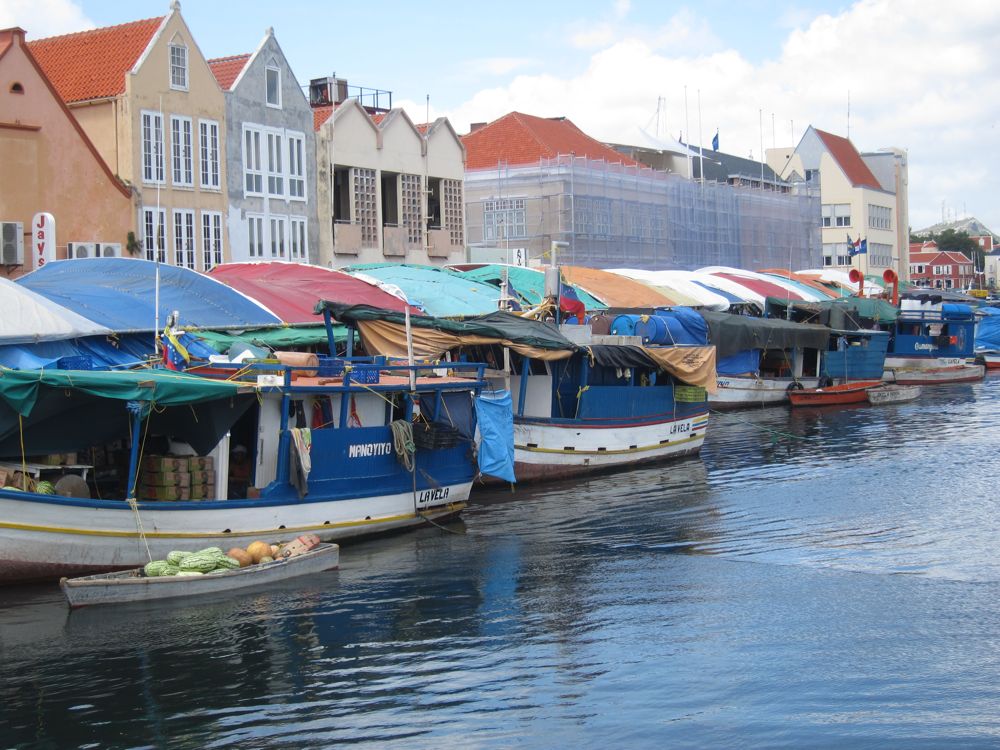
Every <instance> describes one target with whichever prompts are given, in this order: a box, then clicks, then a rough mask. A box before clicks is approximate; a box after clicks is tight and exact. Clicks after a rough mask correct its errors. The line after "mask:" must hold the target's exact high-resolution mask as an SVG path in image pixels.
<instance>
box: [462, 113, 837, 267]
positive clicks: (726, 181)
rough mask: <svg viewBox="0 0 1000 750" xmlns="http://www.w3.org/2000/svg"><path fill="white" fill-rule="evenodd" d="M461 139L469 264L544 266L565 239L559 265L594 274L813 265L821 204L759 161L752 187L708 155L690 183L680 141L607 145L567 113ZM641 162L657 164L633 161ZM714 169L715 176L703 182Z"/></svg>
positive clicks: (525, 118) (749, 175)
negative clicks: (769, 174)
mask: <svg viewBox="0 0 1000 750" xmlns="http://www.w3.org/2000/svg"><path fill="white" fill-rule="evenodd" d="M462 140H463V142H464V144H465V147H466V151H467V153H468V159H467V169H466V174H465V193H466V221H467V224H468V228H467V232H468V242H469V245H470V248H471V252H472V254H473V257H474V258H475V257H478V256H477V252H478V251H479V249H480V248H483V251H482V252H483V257H487V256H495V255H496V250H497V249H500V250H502V251H507V252H508V253H509V252H510V251H512V250H514V249H520V248H523V249H526V250H527V252H528V255H529V257H530V258H531V259H544V258H545V257H546V256H547V254H548V253H549V251H550V248H551V247H552V243H553V242H561V243H565V245H566V247H565V249H560V250H559V257H560V258H561V259H563V260H564V261H565V262H566V263H572V264H575V265H586V266H593V267H597V268H609V267H610V268H614V267H623V266H627V267H632V268H648V269H662V268H681V269H689V270H693V269H695V268H700V267H702V266H707V265H722V266H735V267H739V268H749V269H754V268H768V267H782V268H784V267H787V266H788V264H789V261H791V262H792V264H793V265H794V267H797V268H805V267H809V264H816V263H818V262H819V257H820V253H819V250H820V248H819V241H818V231H817V229H816V225H817V224H818V222H819V201H818V199H817V198H816V197H815V196H813V195H811V194H810V193H809V192H808V191H797V190H791V189H790V190H788V191H787V192H784V190H783V188H782V189H778V185H779V181H777V180H773V179H770V180H769V178H766V179H765V183H766V184H765V185H764V189H762V186H761V181H760V179H759V171H760V164H759V163H755V166H756V170H757V175H758V177H757V179H756V180H754V174H753V171H752V170H750V169H749V168H747V167H745V166H744V165H735V163H734V164H729V165H728V166H725V167H723V166H722V165H719V170H720V171H719V172H718V174H717V175H716V173H715V171H714V170H715V166H714V163H710V159H709V156H708V153H709V152H706V156H705V172H706V179H705V180H697V181H696V180H692V179H689V178H688V177H687V174H688V172H687V170H688V167H689V166H691V165H689V164H688V149H687V148H686V147H684V146H683V145H678V147H676V148H675V147H670V148H667V149H649V148H646V147H629V146H621V145H615V146H614V147H613V148H612V147H610V146H608V145H606V144H604V143H601V142H600V141H598V140H596V139H594V138H591V137H590V136H588V135H587V134H586V133H584V132H583V131H582V130H580V129H579V128H578V127H577V126H576V125H575V124H573V123H572V122H571V121H569V120H568V119H566V118H565V117H554V118H546V117H536V116H533V115H528V114H524V113H521V112H511V113H509V114H507V115H504V116H503V117H501V118H499V119H497V120H495V121H493V122H491V123H488V124H487V123H479V124H475V125H473V127H472V132H470V133H469V134H468V135H465V136H463V138H462ZM654 151H655V153H654ZM629 154H630V155H629ZM633 157H634V158H633ZM646 157H649V158H650V164H654V165H655V166H656V168H650V166H647V165H645V164H643V163H640V162H639V161H637V159H642V158H646ZM654 157H655V159H654ZM717 161H718V160H717ZM691 162H692V164H693V162H694V159H692V160H691ZM710 166H712V168H713V175H715V176H717V177H718V179H715V178H714V177H713V178H709V177H708V170H709V167H710ZM698 168H699V169H700V165H699V167H698ZM730 178H732V179H730Z"/></svg>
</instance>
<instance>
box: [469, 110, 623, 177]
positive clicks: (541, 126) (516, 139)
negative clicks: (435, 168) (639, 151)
mask: <svg viewBox="0 0 1000 750" xmlns="http://www.w3.org/2000/svg"><path fill="white" fill-rule="evenodd" d="M462 143H464V144H465V149H466V151H467V153H468V161H467V162H466V169H487V168H490V167H496V166H497V164H498V163H500V162H504V163H507V164H534V163H536V162H537V161H538V160H539V159H551V158H553V157H555V156H559V155H560V154H573V155H575V156H584V157H587V158H588V159H595V160H596V159H603V160H604V161H607V162H611V163H621V164H626V165H628V166H639V164H638V162H635V161H633V160H632V159H629V158H628V157H627V156H624V155H623V154H620V153H618V152H617V151H615V150H614V149H612V148H608V147H607V146H605V145H604V144H603V143H601V142H600V141H598V140H595V139H594V138H591V137H590V136H589V135H587V134H586V133H584V132H583V131H582V130H580V129H579V128H578V127H577V126H576V125H574V124H573V123H572V122H570V121H569V120H567V119H566V118H564V117H556V118H547V117H535V116H534V115H526V114H523V113H522V112H511V113H509V114H506V115H504V116H503V117H501V118H500V119H498V120H494V121H493V122H491V123H489V124H488V125H483V126H482V127H480V128H478V129H477V130H474V131H472V132H471V133H469V134H468V135H464V136H462Z"/></svg>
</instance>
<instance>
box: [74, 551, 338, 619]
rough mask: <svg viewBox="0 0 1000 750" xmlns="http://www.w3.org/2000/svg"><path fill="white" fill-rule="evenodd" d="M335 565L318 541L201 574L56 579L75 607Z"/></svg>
mask: <svg viewBox="0 0 1000 750" xmlns="http://www.w3.org/2000/svg"><path fill="white" fill-rule="evenodd" d="M339 564H340V547H338V546H337V545H336V544H319V545H317V546H316V547H313V548H312V549H311V550H309V551H308V552H304V553H302V554H301V555H294V556H292V557H287V558H281V559H278V560H275V561H274V562H269V563H262V564H257V565H250V566H248V567H246V568H236V569H234V570H221V571H213V572H211V573H206V574H205V575H203V576H162V577H157V578H147V577H146V576H144V575H143V574H142V568H134V569H132V570H122V571H119V572H116V573H99V574H97V575H92V576H83V577H82V578H63V579H61V580H60V581H59V587H60V588H61V589H62V590H63V594H65V595H66V601H68V602H69V606H70V607H72V608H74V609H75V608H77V607H86V606H90V605H92V604H123V603H126V602H145V601H153V600H157V599H172V598H174V597H179V596H199V595H201V594H220V593H225V592H228V591H235V590H237V589H243V588H248V587H250V586H260V585H261V584H265V583H273V582H275V581H284V580H286V579H289V578H295V577H296V576H301V575H307V574H309V573H319V572H320V571H323V570H330V569H332V568H336V567H337V566H338V565H339Z"/></svg>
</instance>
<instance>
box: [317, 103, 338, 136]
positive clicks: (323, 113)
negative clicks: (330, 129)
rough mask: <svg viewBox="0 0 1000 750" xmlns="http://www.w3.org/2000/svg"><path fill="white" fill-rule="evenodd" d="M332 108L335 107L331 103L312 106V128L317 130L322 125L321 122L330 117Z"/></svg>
mask: <svg viewBox="0 0 1000 750" xmlns="http://www.w3.org/2000/svg"><path fill="white" fill-rule="evenodd" d="M334 109H336V107H335V106H334V105H333V104H327V105H326V106H325V107H313V130H316V131H318V130H319V129H320V128H321V127H323V124H324V123H325V122H326V121H327V120H329V119H330V115H332V114H333V110H334Z"/></svg>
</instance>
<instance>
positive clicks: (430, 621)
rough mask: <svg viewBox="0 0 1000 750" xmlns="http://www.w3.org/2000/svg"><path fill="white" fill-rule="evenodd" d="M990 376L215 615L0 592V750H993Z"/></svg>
mask: <svg viewBox="0 0 1000 750" xmlns="http://www.w3.org/2000/svg"><path fill="white" fill-rule="evenodd" d="M998 417H1000V380H997V379H990V378H987V380H985V381H983V382H982V383H977V384H972V385H956V386H940V387H931V388H926V389H925V393H924V396H923V398H921V399H920V400H918V401H916V402H913V403H909V404H900V405H897V406H888V407H869V406H867V405H864V406H858V407H853V408H852V407H847V408H844V407H841V408H819V409H809V408H807V409H801V410H798V409H797V410H794V411H792V410H790V409H788V408H782V407H778V408H769V409H757V410H748V411H742V412H736V413H728V414H719V415H713V416H712V421H711V423H710V426H709V432H708V438H707V440H706V443H705V447H704V450H703V453H702V456H701V457H700V458H699V459H696V460H689V461H685V462H683V463H679V464H670V465H665V466H657V467H653V468H639V469H635V470H632V471H627V472H621V473H617V474H611V475H604V476H599V477H595V478H590V479H585V480H580V481H575V482H562V483H558V484H551V485H541V486H537V487H519V488H517V489H516V491H514V492H511V491H510V490H508V489H490V490H483V491H477V492H476V493H475V494H474V496H473V501H472V504H471V505H470V507H469V509H468V510H467V511H466V512H465V514H464V516H463V520H461V521H459V522H456V523H454V524H451V525H449V526H448V530H447V531H444V530H441V529H438V528H434V527H425V528H423V529H421V530H419V531H416V532H414V533H409V534H403V535H399V536H394V537H389V538H382V539H376V540H371V541H367V542H362V543H358V544H355V545H351V546H346V547H344V548H343V550H342V556H341V568H340V570H338V571H331V572H329V573H326V574H320V575H315V576H311V577H308V578H304V579H299V580H293V581H288V582H285V583H282V584H279V585H275V586H272V587H269V588H266V589H260V590H256V591H253V592H249V593H248V592H243V593H234V594H232V595H229V596H226V597H223V598H221V599H217V600H208V601H200V600H197V599H191V600H186V601H178V602H173V603H169V602H164V603H159V604H155V605H153V604H147V605H132V606H122V607H113V608H111V607H109V608H93V609H83V610H78V611H75V612H72V613H70V612H69V611H68V610H67V608H66V605H65V603H64V601H63V600H62V597H61V595H60V593H59V592H58V589H57V588H56V587H54V586H49V587H19V588H9V589H3V590H0V664H2V666H3V677H4V679H3V681H2V685H0V729H2V731H0V748H5V747H12V748H139V747H155V748H161V747H171V748H221V747H241V748H272V747H273V748H327V747H331V746H335V745H338V744H352V745H355V746H361V747H378V748H396V747H398V748H407V749H408V750H413V748H439V747H461V748H506V747H520V748H558V747H594V748H597V747H601V748H603V747H622V748H663V747H672V748H683V747H692V748H706V747H715V748H718V747H741V748H746V747H768V748H770V747H794V748H812V747H816V748H821V747H822V748H825V747H837V748H843V747H859V748H860V747H879V748H886V747H898V748H919V747H928V748H931V747H933V748H940V747H956V748H957V747H961V748H969V747H997V746H998V745H1000V710H998V707H1000V553H998V548H1000V533H998V532H1000V512H998V511H1000V509H998V505H1000V495H998V493H997V490H996V487H997V475H998V470H1000V461H998V458H997V451H998V439H997V438H998V435H1000V427H998Z"/></svg>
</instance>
